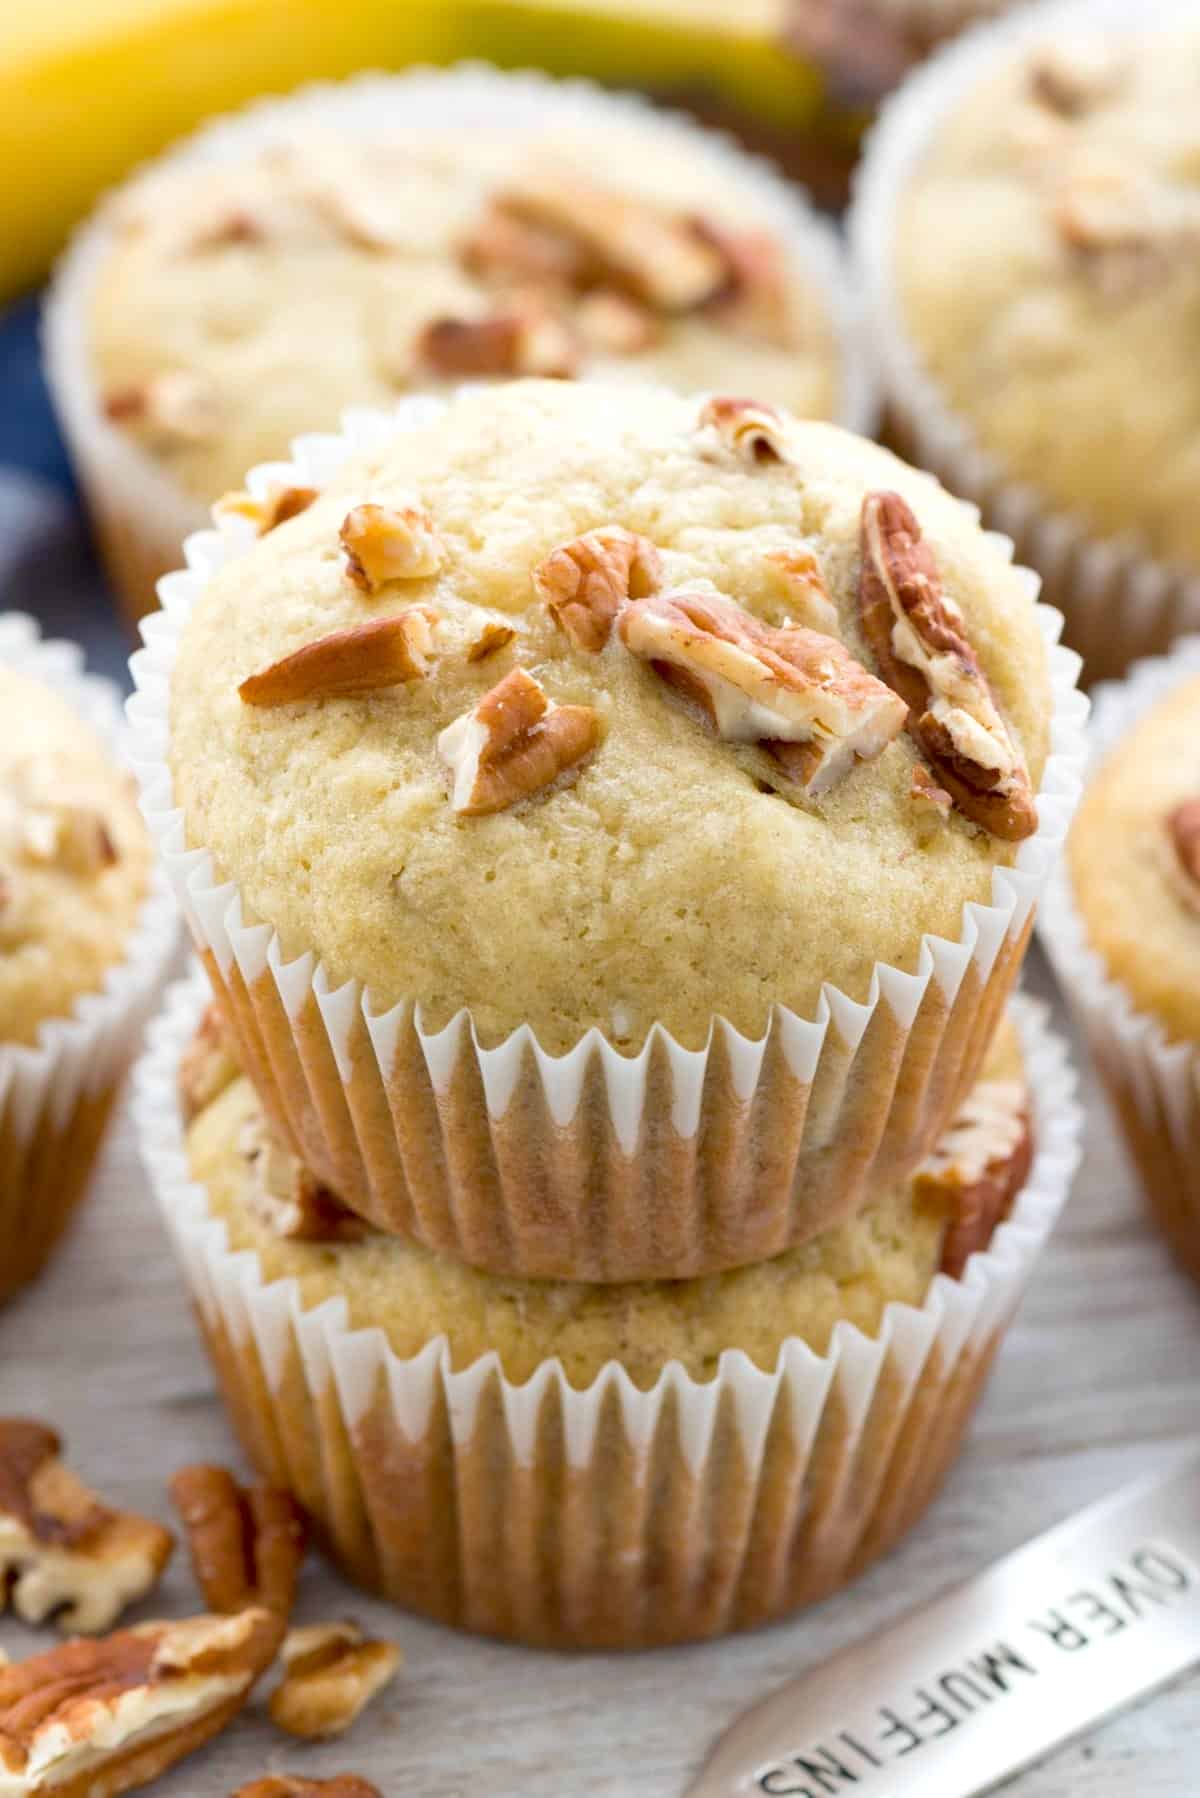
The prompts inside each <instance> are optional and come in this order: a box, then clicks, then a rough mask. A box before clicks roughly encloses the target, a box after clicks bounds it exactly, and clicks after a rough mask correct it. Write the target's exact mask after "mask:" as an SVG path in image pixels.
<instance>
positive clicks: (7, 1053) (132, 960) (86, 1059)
mask: <svg viewBox="0 0 1200 1798" xmlns="http://www.w3.org/2000/svg"><path fill="white" fill-rule="evenodd" d="M0 667H2V668H9V669H13V670H15V671H16V672H18V673H20V674H26V675H29V676H30V677H31V678H33V679H35V680H39V681H41V682H42V683H43V684H44V685H45V686H47V687H51V688H53V689H54V691H55V692H56V693H59V694H61V695H62V697H63V698H64V699H65V700H67V701H68V703H69V704H70V705H71V707H72V709H73V710H74V711H75V712H77V713H78V715H79V716H80V717H81V718H82V719H83V720H84V721H85V722H86V723H87V724H89V725H90V726H91V727H92V729H93V730H94V731H95V732H96V734H97V735H98V736H99V737H100V739H101V741H102V742H103V743H104V744H105V746H106V747H107V748H108V749H109V750H110V751H111V752H112V753H113V754H114V755H115V756H117V757H118V759H120V758H121V751H122V746H123V744H124V742H125V740H126V736H127V732H126V730H125V726H124V723H123V720H122V717H121V703H120V696H119V695H118V693H117V690H116V688H115V687H113V686H111V685H110V684H109V682H108V681H104V680H100V679H98V678H97V677H96V676H95V675H89V674H85V673H84V672H83V656H82V653H81V652H80V650H79V649H77V648H76V646H75V645H74V644H73V643H61V642H55V641H47V640H45V639H43V638H42V637H40V636H39V634H38V629H37V626H36V625H35V623H34V621H33V619H32V618H27V617H25V615H24V614H23V613H20V612H8V613H5V614H4V615H3V616H0ZM177 933H178V914H177V912H176V908H175V900H174V896H173V894H172V892H171V889H170V885H169V883H168V881H167V878H166V876H165V874H164V873H163V872H162V871H161V870H157V869H156V870H155V872H154V874H153V876H152V884H151V887H150V891H149V893H148V895H147V897H146V899H145V901H144V902H143V905H142V908H141V911H140V913H139V915H138V918H137V920H136V922H135V923H134V926H133V928H132V930H131V932H130V935H129V942H128V945H127V948H126V951H125V954H124V956H123V958H122V959H121V961H119V962H118V963H116V964H115V965H114V966H113V967H112V968H111V969H110V970H109V972H108V974H107V976H106V978H105V981H104V984H103V986H102V987H101V988H100V989H99V990H98V991H96V992H94V993H88V994H85V995H84V996H82V997H81V998H80V999H79V1000H78V1001H77V1002H76V1004H75V1006H74V1007H73V1009H72V1011H71V1013H70V1015H69V1016H67V1017H62V1018H50V1019H48V1020H47V1021H46V1022H45V1023H43V1025H42V1027H41V1029H40V1031H39V1033H38V1038H37V1041H36V1043H32V1044H28V1045H26V1044H19V1043H3V1042H0V1302H2V1301H3V1300H4V1299H6V1298H9V1297H11V1296H12V1294H13V1293H14V1292H15V1291H16V1290H17V1289H18V1287H20V1286H23V1285H25V1283H26V1282H27V1281H29V1280H31V1279H32V1278H33V1277H34V1275H35V1274H37V1273H38V1272H39V1271H40V1270H41V1268H42V1267H43V1265H44V1264H45V1262H46V1260H47V1259H48V1257H49V1255H50V1254H51V1252H52V1250H53V1249H54V1247H55V1245H56V1243H57V1242H58V1240H59V1238H60V1236H61V1235H62V1233H63V1231H64V1230H65V1228H66V1226H67V1224H68V1222H69V1221H70V1218H71V1215H72V1213H73V1211H74V1209H75V1207H76V1205H77V1204H78V1202H79V1200H80V1198H81V1197H82V1195H83V1192H84V1189H85V1187H86V1185H87V1179H88V1175H89V1173H90V1172H91V1168H92V1163H93V1161H94V1159H95V1155H96V1151H97V1148H98V1147H99V1143H100V1139H101V1137H102V1135H103V1132H104V1126H105V1123H106V1121H107V1119H108V1115H109V1112H110V1110H111V1107H112V1102H113V1099H114V1097H115V1095H116V1093H117V1091H118V1089H119V1087H120V1084H121V1080H122V1077H123V1075H124V1073H125V1070H126V1068H127V1067H128V1065H129V1063H130V1061H131V1060H132V1058H133V1055H134V1052H135V1050H136V1048H137V1044H138V1041H139V1038H140V1036H141V1032H142V1026H143V1024H144V1023H145V1021H146V1018H147V1016H148V1014H149V1011H150V1008H151V1006H152V1004H153V1001H154V998H155V994H156V993H157V990H158V987H159V984H160V982H161V980H162V978H163V975H164V974H165V972H166V966H167V962H168V960H169V959H170V956H171V952H172V949H173V948H174V945H175V942H176V939H177Z"/></svg>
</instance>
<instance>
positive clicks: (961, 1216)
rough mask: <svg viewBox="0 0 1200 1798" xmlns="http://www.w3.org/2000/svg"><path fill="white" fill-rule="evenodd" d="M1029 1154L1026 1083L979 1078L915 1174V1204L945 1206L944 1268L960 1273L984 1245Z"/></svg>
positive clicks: (1023, 1175) (1021, 1178) (1025, 1174)
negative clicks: (946, 1217)
mask: <svg viewBox="0 0 1200 1798" xmlns="http://www.w3.org/2000/svg"><path fill="white" fill-rule="evenodd" d="M1032 1161H1033V1131H1032V1128H1031V1126H1030V1121H1029V1107H1028V1093H1027V1092H1026V1089H1025V1086H1024V1084H1023V1083H1022V1082H1021V1081H1020V1080H981V1081H979V1082H978V1084H977V1085H976V1086H974V1087H973V1088H972V1090H971V1092H970V1094H969V1096H968V1098H967V1100H966V1102H965V1104H964V1105H963V1107H962V1109H961V1110H960V1111H959V1113H958V1115H957V1116H956V1117H955V1119H954V1121H953V1123H952V1124H951V1125H950V1128H949V1129H948V1130H947V1131H946V1133H945V1135H944V1136H943V1137H942V1139H941V1141H940V1142H939V1143H938V1145H937V1147H936V1149H935V1150H934V1151H933V1154H932V1155H931V1156H930V1157H929V1159H928V1160H927V1161H926V1162H925V1163H924V1164H923V1166H922V1167H921V1168H919V1169H918V1171H917V1174H916V1177H915V1181H914V1192H915V1195H916V1198H917V1200H918V1202H919V1203H926V1204H929V1203H932V1204H935V1205H937V1206H939V1207H941V1208H944V1209H946V1210H947V1212H948V1217H949V1221H948V1223H947V1226H946V1234H945V1236H944V1238H943V1241H942V1272H943V1273H947V1274H949V1275H950V1277H951V1278H952V1279H955V1280H957V1279H958V1278H959V1277H960V1276H961V1274H962V1272H963V1270H964V1268H965V1267H966V1265H967V1262H968V1261H969V1260H970V1258H971V1256H972V1255H974V1254H975V1253H976V1252H977V1251H979V1250H980V1249H986V1248H987V1246H988V1244H989V1243H990V1241H991V1240H992V1236H993V1234H994V1233H995V1231H996V1228H997V1226H998V1225H999V1224H1001V1223H1003V1221H1004V1219H1005V1218H1006V1217H1007V1216H1008V1214H1009V1212H1010V1211H1011V1209H1012V1205H1013V1200H1014V1199H1015V1198H1016V1196H1017V1194H1018V1193H1019V1192H1020V1190H1021V1188H1022V1186H1024V1184H1025V1182H1026V1180H1027V1179H1028V1178H1029V1169H1030V1166H1031V1164H1032Z"/></svg>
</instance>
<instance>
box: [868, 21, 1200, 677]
mask: <svg viewBox="0 0 1200 1798" xmlns="http://www.w3.org/2000/svg"><path fill="white" fill-rule="evenodd" d="M1122 12H1125V27H1126V28H1122V23H1121V17H1120V15H1121V14H1122ZM863 193H864V197H863V201H862V204H861V205H860V208H859V213H858V219H857V230H856V237H857V240H858V244H859V249H860V260H861V261H862V264H863V267H864V269H865V270H866V271H868V273H867V284H868V287H869V288H870V289H871V290H872V309H873V311H874V312H875V315H876V322H877V326H878V329H879V340H880V345H881V351H882V365H883V369H884V373H885V380H886V383H887V385H888V387H889V389H890V397H891V399H892V402H893V409H894V415H895V418H896V423H897V435H898V441H899V442H900V443H901V445H902V447H903V448H904V449H905V451H906V453H909V454H912V455H913V456H914V459H917V460H920V461H921V462H922V463H923V465H925V466H929V467H932V468H934V469H935V470H936V472H937V473H938V474H940V475H941V476H942V478H943V479H945V480H947V481H948V482H949V483H950V484H952V485H957V487H958V490H960V491H964V492H966V493H967V494H968V495H969V497H971V498H975V499H979V500H980V501H981V502H982V504H983V506H984V511H985V516H989V517H990V518H994V519H995V521H996V523H997V525H998V526H999V527H1000V528H1002V529H1004V530H1007V531H1008V532H1010V534H1013V535H1015V536H1016V538H1017V545H1018V551H1019V553H1020V554H1021V555H1022V557H1023V558H1025V559H1026V560H1028V561H1030V562H1031V563H1032V565H1033V566H1035V567H1037V568H1038V569H1039V570H1040V572H1042V573H1043V574H1044V576H1045V578H1046V580H1047V584H1048V593H1049V597H1050V598H1051V599H1052V600H1053V601H1054V603H1056V604H1060V605H1061V606H1062V607H1063V610H1064V611H1065V612H1066V614H1067V619H1068V638H1069V640H1070V641H1072V642H1074V643H1075V645H1076V647H1078V648H1079V649H1080V650H1081V651H1083V652H1084V653H1085V655H1086V656H1087V658H1088V661H1089V672H1091V673H1095V674H1098V673H1102V672H1105V673H1111V672H1119V671H1120V670H1121V669H1122V668H1123V667H1124V665H1125V664H1126V662H1127V661H1128V660H1129V659H1130V657H1131V656H1132V655H1134V654H1137V653H1144V652H1145V651H1146V650H1148V649H1155V648H1158V649H1161V648H1164V647H1165V646H1166V642H1167V641H1168V640H1169V637H1170V636H1171V635H1173V634H1174V633H1176V632H1177V631H1178V630H1179V629H1180V628H1181V625H1183V624H1186V623H1187V622H1188V621H1189V618H1190V619H1192V620H1194V619H1195V617H1196V616H1197V613H1196V611H1195V606H1196V603H1197V595H1198V594H1200V522H1198V520H1197V517H1196V508H1195V506H1194V504H1193V503H1192V495H1193V493H1194V491H1195V487H1196V482H1197V479H1198V478H1200V431H1198V430H1197V428H1196V418H1197V412H1198V409H1200V369H1198V368H1197V364H1196V358H1195V356H1194V355H1193V354H1192V346H1193V342H1194V337H1195V325H1196V319H1197V317H1198V316H1200V253H1198V251H1197V245H1198V244H1200V32H1198V31H1197V30H1196V28H1195V21H1194V19H1191V20H1189V19H1188V18H1187V17H1186V11H1185V9H1184V8H1182V7H1180V6H1177V5H1175V6H1172V5H1171V4H1161V5H1159V6H1156V7H1151V8H1149V9H1148V11H1147V15H1146V17H1145V18H1144V19H1143V18H1141V17H1140V16H1139V23H1138V26H1137V29H1136V31H1134V30H1133V29H1132V28H1129V27H1128V15H1127V12H1126V9H1123V8H1120V7H1114V6H1112V5H1109V4H1105V3H1104V0H1100V4H1097V5H1093V6H1091V7H1090V8H1089V7H1088V6H1086V5H1084V6H1081V5H1078V4H1076V5H1074V6H1071V7H1063V8H1059V9H1054V8H1051V9H1050V10H1049V11H1048V12H1046V11H1045V10H1043V11H1042V12H1041V13H1038V12H1036V11H1034V10H1031V11H1030V12H1029V13H1028V15H1021V17H1020V18H1019V20H1018V21H1017V23H1016V25H1015V26H1014V27H1013V28H1012V29H1007V28H1006V29H1001V30H996V31H993V32H991V33H988V32H984V33H981V34H980V35H979V37H978V39H977V41H976V44H975V47H973V48H970V49H968V50H967V51H965V52H962V53H960V52H951V53H949V54H948V55H946V56H945V57H944V58H942V59H939V62H938V64H936V65H935V66H934V68H933V70H932V71H931V72H929V73H928V74H926V75H924V76H919V77H917V79H916V81H915V82H914V84H913V88H912V91H911V92H910V93H908V94H905V95H903V96H902V97H901V99H900V100H898V101H897V102H896V103H895V107H894V111H893V112H892V113H891V114H890V115H889V117H888V119H887V120H886V121H885V123H884V125H883V126H882V127H881V128H880V131H879V134H878V137H877V139H876V142H875V144H874V146H873V150H872V155H871V158H870V160H869V163H868V169H867V173H866V176H865V179H864V184H863ZM882 236H886V237H887V242H886V243H884V242H882V241H880V240H881V237H882ZM1148 470H1153V479H1148V478H1147V471H1148ZM1097 545H1103V546H1104V548H1103V554H1102V555H1097V553H1096V546H1097ZM1089 546H1090V548H1091V551H1092V553H1091V554H1090V555H1089V554H1088V553H1087V552H1088V548H1089ZM1189 606H1190V607H1191V608H1192V609H1191V610H1190V611H1189Z"/></svg>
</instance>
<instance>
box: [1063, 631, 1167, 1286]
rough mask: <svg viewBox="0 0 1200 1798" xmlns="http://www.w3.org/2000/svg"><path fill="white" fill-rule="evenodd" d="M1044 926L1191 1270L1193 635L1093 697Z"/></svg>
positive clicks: (1149, 1191)
mask: <svg viewBox="0 0 1200 1798" xmlns="http://www.w3.org/2000/svg"><path fill="white" fill-rule="evenodd" d="M1093 766H1094V768H1095V773H1094V775H1093V777H1092V779H1091V780H1090V782H1089V785H1088V789H1087V792H1086V794H1085V796H1084V800H1083V804H1082V806H1081V808H1080V812H1079V816H1078V818H1077V820H1076V822H1075V825H1074V826H1073V828H1072V831H1071V835H1070V838H1069V843H1068V854H1067V858H1066V862H1065V865H1064V867H1063V869H1062V871H1061V874H1060V875H1059V877H1058V879H1057V882H1056V889H1057V890H1056V891H1055V893H1054V895H1053V901H1052V903H1050V904H1049V906H1048V908H1047V916H1046V921H1045V925H1044V934H1045V939H1046V945H1047V947H1048V949H1049V950H1050V952H1051V954H1052V956H1053V957H1054V961H1055V964H1056V966H1057V968H1058V971H1059V973H1060V975H1061V977H1062V979H1063V982H1064V985H1065V986H1066V988H1067V992H1068V995H1069V997H1070V999H1071V1001H1072V1004H1073V1006H1074V1007H1075V1010H1076V1011H1077V1013H1078V1015H1079V1018H1080V1021H1081V1024H1082V1027H1083V1030H1084V1032H1085V1035H1086V1037H1087V1040H1088V1042H1089V1045H1090V1047H1091V1050H1092V1053H1093V1055H1094V1057H1095V1060H1096V1064H1097V1067H1098V1068H1099V1070H1100V1073H1101V1075H1102V1076H1103V1079H1104V1082H1105V1085H1106V1087H1107V1089H1108V1092H1109V1095H1110V1097H1111V1099H1112V1102H1113V1105H1114V1108H1115V1110H1116V1112H1117V1115H1118V1117H1119V1119H1120V1122H1121V1125H1122V1127H1123V1130H1124V1134H1125V1138H1126V1141H1127V1143H1128V1145H1129V1149H1130V1152H1131V1154H1132V1156H1133V1160H1134V1162H1135V1164H1136V1167H1137V1170H1138V1173H1139V1175H1140V1177H1141V1183H1142V1186H1143V1188H1144V1190H1145V1194H1146V1197H1147V1199H1148V1200H1149V1202H1150V1205H1151V1206H1152V1208H1153V1210H1154V1212H1155V1213H1156V1215H1157V1216H1158V1218H1159V1221H1160V1222H1161V1224H1162V1226H1163V1229H1164V1230H1165V1232H1166V1234H1167V1236H1168V1238H1169V1240H1170V1242H1171V1244H1172V1247H1173V1248H1174V1250H1175V1252H1176V1254H1177V1256H1178V1257H1179V1260H1180V1261H1181V1262H1182V1264H1183V1265H1184V1266H1185V1267H1186V1268H1187V1269H1188V1270H1189V1271H1190V1272H1191V1273H1192V1274H1193V1275H1194V1276H1195V1277H1196V1278H1197V1279H1200V1172H1198V1171H1197V1169H1198V1165H1200V638H1195V637H1192V638H1188V639H1185V640H1183V641H1181V642H1180V643H1179V644H1178V645H1177V646H1176V648H1175V649H1174V650H1173V651H1172V653H1171V655H1169V656H1167V657H1163V658H1160V659H1158V660H1155V661H1149V662H1144V663H1142V664H1140V665H1139V666H1138V667H1137V668H1136V669H1134V670H1133V671H1132V673H1131V675H1130V678H1129V680H1128V681H1126V682H1122V683H1120V684H1114V685H1112V686H1111V687H1103V688H1101V689H1100V692H1099V694H1098V696H1097V706H1096V724H1095V740H1094V750H1093Z"/></svg>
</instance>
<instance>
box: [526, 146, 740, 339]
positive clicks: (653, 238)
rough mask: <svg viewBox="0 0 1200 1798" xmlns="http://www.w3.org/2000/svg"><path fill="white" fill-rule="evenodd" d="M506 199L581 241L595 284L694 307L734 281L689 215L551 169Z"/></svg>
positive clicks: (673, 308)
mask: <svg viewBox="0 0 1200 1798" xmlns="http://www.w3.org/2000/svg"><path fill="white" fill-rule="evenodd" d="M500 204H501V205H502V207H503V208H504V210H505V211H506V212H507V213H508V214H509V215H510V216H511V217H513V218H517V219H520V220H522V221H523V222H524V223H527V224H532V225H535V226H537V227H538V228H539V229H541V230H544V231H552V232H555V233H557V234H559V235H560V236H563V237H566V238H569V239H572V240H573V241H574V242H576V243H577V244H578V245H579V246H580V250H581V255H582V257H583V259H584V262H585V264H586V266H587V268H588V271H589V274H590V277H591V278H590V280H589V282H588V284H589V285H595V286H612V287H618V288H621V289H623V290H625V291H627V292H630V293H632V294H633V295H634V296H635V298H637V299H640V300H644V301H645V302H646V303H647V304H648V305H650V306H653V307H655V308H656V309H657V310H658V311H661V312H690V311H693V310H694V309H695V308H696V307H698V306H703V305H704V304H705V302H706V301H708V300H711V299H712V298H713V296H714V295H715V294H717V293H719V292H720V290H721V288H722V287H723V286H724V285H725V283H726V281H727V280H728V269H727V267H726V264H725V259H724V257H723V256H722V255H721V254H720V253H719V252H718V251H717V250H715V249H714V248H713V246H712V245H711V244H707V243H705V242H704V241H703V240H702V239H701V238H700V237H699V236H698V235H697V234H696V232H695V230H694V229H693V227H692V225H691V223H690V221H689V220H688V219H686V218H683V217H681V216H679V215H677V214H674V213H671V212H666V211H664V210H662V209H661V208H660V207H657V206H653V205H651V204H650V203H649V202H648V201H645V200H637V199H634V198H632V197H631V196H630V195H627V194H616V193H612V192H610V191H609V190H608V189H606V188H603V187H598V186H596V185H595V184H593V183H591V182H587V181H583V180H579V179H576V178H574V177H568V176H564V175H560V174H556V173H555V172H554V171H553V170H552V169H549V168H546V169H543V170H539V171H536V172H531V173H530V174H529V175H528V176H527V177H526V178H525V179H524V180H522V181H519V182H516V183H514V184H513V186H511V187H510V188H509V189H508V190H507V192H506V193H505V194H503V195H502V196H501V201H500ZM577 278H578V277H577Z"/></svg>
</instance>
